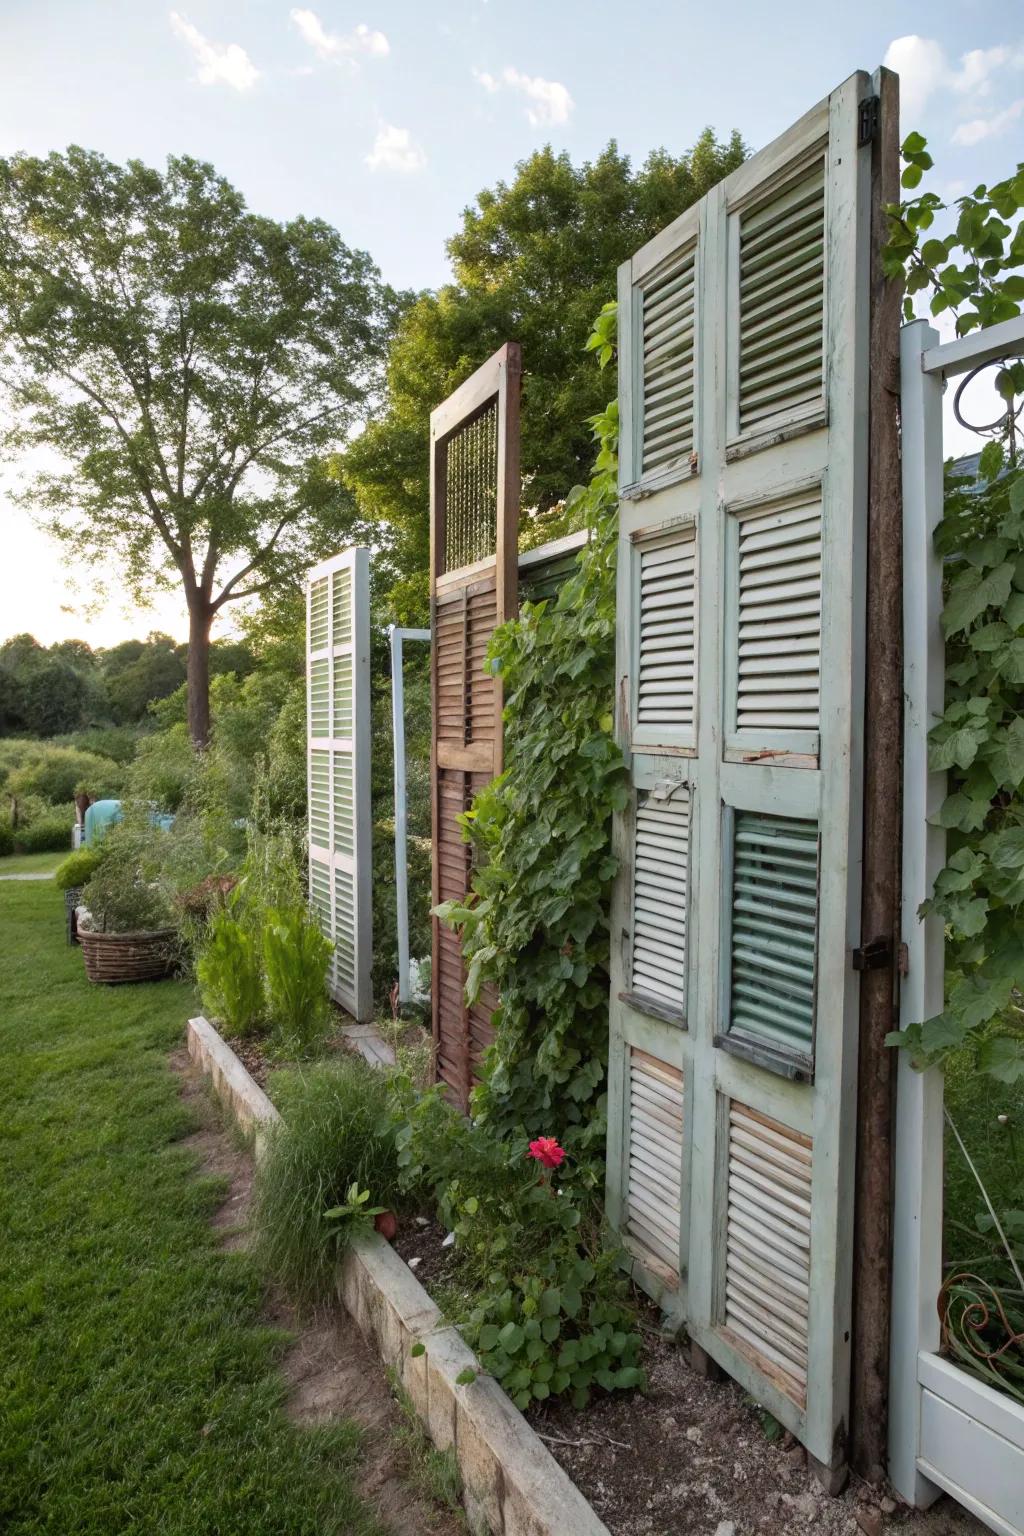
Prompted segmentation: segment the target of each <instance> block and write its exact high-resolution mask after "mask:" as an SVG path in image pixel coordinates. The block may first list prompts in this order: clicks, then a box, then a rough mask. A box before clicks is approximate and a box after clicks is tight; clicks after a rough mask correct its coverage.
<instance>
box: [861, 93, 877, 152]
mask: <svg viewBox="0 0 1024 1536" xmlns="http://www.w3.org/2000/svg"><path fill="white" fill-rule="evenodd" d="M879 109H880V100H879V97H877V96H865V98H864V100H863V101H859V102H858V103H857V147H858V149H863V147H864V145H865V144H870V143H871V141H872V139H876V138H877V137H878V119H879Z"/></svg>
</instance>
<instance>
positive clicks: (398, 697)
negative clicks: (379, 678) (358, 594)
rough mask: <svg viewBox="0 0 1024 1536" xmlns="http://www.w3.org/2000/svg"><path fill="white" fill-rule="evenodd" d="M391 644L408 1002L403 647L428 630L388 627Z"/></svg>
mask: <svg viewBox="0 0 1024 1536" xmlns="http://www.w3.org/2000/svg"><path fill="white" fill-rule="evenodd" d="M388 639H389V641H390V643H391V740H392V751H393V755H394V774H395V910H396V925H397V929H398V1001H399V1002H400V1003H407V1002H408V1001H409V861H408V845H409V830H408V818H407V816H406V788H405V681H404V674H403V671H402V648H403V646H404V644H405V642H406V641H407V640H425V641H426V642H427V643H428V644H429V643H430V630H429V629H402V628H400V627H399V625H397V624H391V625H389V626H388Z"/></svg>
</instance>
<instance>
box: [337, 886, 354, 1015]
mask: <svg viewBox="0 0 1024 1536" xmlns="http://www.w3.org/2000/svg"><path fill="white" fill-rule="evenodd" d="M331 937H332V939H333V941H334V976H335V982H336V984H337V985H338V986H340V987H342V988H344V989H345V990H346V991H349V992H351V991H354V989H355V984H356V904H355V890H354V885H353V880H352V876H351V874H350V873H349V871H348V870H347V869H341V868H338V867H336V868H335V871H334V933H333V934H332V935H331Z"/></svg>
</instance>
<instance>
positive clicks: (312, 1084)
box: [254, 1056, 405, 1302]
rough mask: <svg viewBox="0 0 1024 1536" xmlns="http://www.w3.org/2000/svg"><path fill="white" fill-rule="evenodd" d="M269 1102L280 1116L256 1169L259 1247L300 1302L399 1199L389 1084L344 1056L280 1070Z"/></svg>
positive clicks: (325, 1282)
mask: <svg viewBox="0 0 1024 1536" xmlns="http://www.w3.org/2000/svg"><path fill="white" fill-rule="evenodd" d="M274 1098H275V1101H276V1102H277V1104H278V1107H279V1108H280V1110H281V1114H282V1117H283V1121H282V1123H281V1124H280V1125H278V1126H277V1127H276V1128H275V1129H274V1131H273V1132H272V1133H271V1136H270V1139H269V1141H268V1144H267V1151H266V1156H265V1157H264V1159H263V1160H262V1162H261V1163H260V1165H259V1167H258V1168H257V1173H256V1186H255V1207H254V1227H255V1233H256V1250H257V1253H258V1254H259V1256H260V1258H261V1259H262V1261H263V1263H264V1264H265V1266H266V1268H267V1269H268V1271H269V1272H270V1273H271V1274H273V1275H274V1276H275V1277H276V1278H278V1279H280V1280H281V1281H282V1282H283V1283H284V1284H285V1285H286V1286H287V1287H288V1289H289V1290H290V1291H291V1292H292V1294H293V1295H294V1296H295V1297H296V1299H297V1300H299V1301H304V1302H317V1301H323V1300H326V1299H327V1298H328V1297H329V1296H330V1295H331V1294H332V1290H333V1285H334V1277H335V1269H336V1265H337V1261H338V1257H339V1255H340V1253H341V1252H342V1250H343V1249H344V1247H345V1245H346V1243H347V1242H348V1241H349V1239H350V1237H351V1235H352V1232H353V1231H354V1230H357V1229H358V1228H359V1226H360V1225H369V1224H370V1222H371V1221H372V1216H371V1212H373V1211H375V1210H378V1209H381V1208H383V1209H398V1208H401V1207H402V1205H403V1204H404V1203H405V1197H404V1196H403V1193H402V1189H401V1185H400V1179H399V1167H398V1156H397V1152H396V1149H395V1138H394V1132H393V1122H392V1117H391V1109H390V1103H389V1094H388V1084H387V1080H386V1078H385V1076H384V1074H383V1073H380V1072H374V1071H373V1070H372V1069H371V1068H370V1067H368V1066H367V1065H366V1063H365V1062H363V1061H362V1060H361V1059H360V1058H358V1057H348V1056H346V1057H342V1058H339V1059H338V1060H337V1061H332V1062H330V1063H323V1064H320V1065H317V1066H314V1067H309V1068H306V1069H304V1070H302V1071H300V1070H294V1071H289V1072H282V1073H280V1074H278V1075H277V1077H275V1079H274ZM353 1187H355V1193H354V1194H353ZM364 1193H366V1194H367V1195H368V1198H367V1199H365V1200H362V1199H360V1197H361V1196H362V1195H363V1194H364ZM332 1213H336V1214H332ZM343 1217H344V1219H343Z"/></svg>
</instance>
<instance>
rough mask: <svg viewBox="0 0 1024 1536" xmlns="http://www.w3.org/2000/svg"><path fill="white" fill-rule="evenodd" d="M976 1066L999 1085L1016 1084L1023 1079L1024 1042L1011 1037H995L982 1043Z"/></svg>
mask: <svg viewBox="0 0 1024 1536" xmlns="http://www.w3.org/2000/svg"><path fill="white" fill-rule="evenodd" d="M978 1066H979V1068H980V1069H981V1071H982V1072H985V1073H987V1075H988V1076H989V1077H994V1078H995V1079H996V1081H997V1082H1000V1083H1018V1082H1020V1081H1021V1079H1022V1078H1024V1040H1022V1039H1019V1038H1017V1037H1016V1036H1011V1035H996V1036H995V1037H994V1038H993V1039H991V1040H985V1041H983V1042H982V1044H981V1046H980V1047H979V1049H978Z"/></svg>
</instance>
